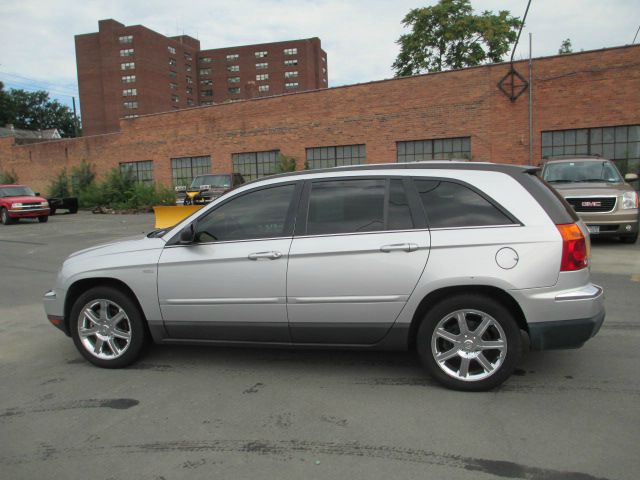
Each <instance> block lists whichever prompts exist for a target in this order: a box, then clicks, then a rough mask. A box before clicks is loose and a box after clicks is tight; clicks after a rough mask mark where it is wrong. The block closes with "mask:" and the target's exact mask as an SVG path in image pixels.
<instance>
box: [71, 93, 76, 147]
mask: <svg viewBox="0 0 640 480" xmlns="http://www.w3.org/2000/svg"><path fill="white" fill-rule="evenodd" d="M71 100H72V101H73V135H74V136H75V137H77V136H78V113H77V112H76V97H71Z"/></svg>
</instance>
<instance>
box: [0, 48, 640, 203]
mask: <svg viewBox="0 0 640 480" xmlns="http://www.w3.org/2000/svg"><path fill="white" fill-rule="evenodd" d="M515 68H516V69H517V70H518V71H519V72H520V73H521V74H523V76H525V77H527V71H528V65H527V62H526V61H523V62H516V63H515ZM508 70H509V64H504V63H503V64H495V65H488V66H481V67H474V68H467V69H463V70H457V71H450V72H443V73H435V74H427V75H417V76H412V77H406V78H400V79H392V80H382V81H375V82H370V83H364V84H358V85H350V86H343V87H335V88H327V89H321V90H314V91H311V92H301V93H290V94H283V95H276V96H271V97H267V98H254V99H251V100H247V101H244V102H237V103H227V104H218V105H212V106H201V107H197V108H187V109H183V110H177V111H170V112H167V113H158V114H151V115H145V116H141V117H139V118H133V119H121V120H120V121H119V131H118V132H116V133H110V134H104V135H96V136H87V137H82V138H76V139H62V140H58V141H51V142H44V143H38V144H33V145H18V144H16V143H15V141H14V139H13V138H0V170H2V169H4V170H15V171H16V173H17V174H18V176H19V178H20V181H21V182H24V183H27V184H29V185H31V186H32V187H33V188H35V189H36V190H42V191H45V190H46V187H47V184H48V183H49V182H50V179H51V178H52V176H53V175H54V174H55V173H57V172H58V171H60V170H61V169H62V168H64V167H66V168H67V171H69V169H70V168H71V167H72V166H74V165H77V164H79V163H80V162H81V161H82V160H85V161H87V162H89V163H93V164H95V166H96V170H97V173H98V175H103V174H104V173H105V172H107V171H108V170H109V169H111V168H114V167H116V168H118V167H120V168H130V169H133V170H134V171H135V172H136V174H137V175H138V178H139V179H140V180H141V181H156V182H160V183H163V184H165V185H171V184H175V183H178V180H180V181H181V182H184V179H189V178H192V177H193V176H194V175H196V174H198V173H202V172H207V171H212V172H229V171H232V170H233V171H238V172H241V173H243V174H245V175H246V176H247V177H248V178H250V179H251V178H256V177H259V176H262V175H266V174H269V173H272V172H274V171H275V168H276V164H277V161H278V153H281V154H283V155H287V156H290V157H294V158H295V159H296V163H297V168H298V169H303V168H305V163H306V164H307V165H308V166H309V167H310V168H314V167H322V166H332V165H344V164H357V163H378V162H395V161H414V160H428V159H434V158H449V157H452V156H455V157H459V156H465V157H468V158H471V159H472V160H473V161H481V160H490V161H495V162H505V163H516V164H526V163H528V162H529V124H528V117H529V108H528V95H527V94H526V93H525V94H523V95H521V96H520V97H519V98H517V99H516V100H515V101H511V100H510V99H509V98H508V97H507V96H506V95H505V94H504V93H503V92H502V91H500V89H499V88H498V86H497V84H498V82H499V81H500V80H501V79H502V78H503V77H504V76H505V74H506V73H507V72H508ZM639 91H640V45H633V46H626V47H617V48H609V49H604V50H597V51H589V52H580V53H574V54H568V55H558V56H552V57H546V58H537V59H534V61H533V136H532V146H533V163H534V164H537V163H538V162H540V160H541V158H542V157H543V156H548V155H563V154H565V155H572V154H583V153H586V154H590V153H591V154H594V153H601V154H602V155H603V156H605V157H609V158H612V159H614V160H615V161H616V163H617V164H618V165H619V166H620V168H621V170H622V171H623V172H627V171H633V172H637V171H638V169H639V168H640V94H639Z"/></svg>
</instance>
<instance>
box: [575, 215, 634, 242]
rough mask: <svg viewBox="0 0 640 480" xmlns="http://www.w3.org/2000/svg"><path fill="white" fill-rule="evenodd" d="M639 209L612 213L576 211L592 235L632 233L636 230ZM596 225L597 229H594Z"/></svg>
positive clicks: (603, 235)
mask: <svg viewBox="0 0 640 480" xmlns="http://www.w3.org/2000/svg"><path fill="white" fill-rule="evenodd" d="M638 212H639V210H637V209H631V210H618V211H615V212H612V213H584V212H580V213H578V216H579V217H580V218H581V219H582V220H583V221H584V223H586V224H587V227H589V232H590V235H591V236H592V237H605V236H619V235H633V234H635V233H637V232H638V220H639V213H638ZM593 227H596V229H597V231H594V228H593Z"/></svg>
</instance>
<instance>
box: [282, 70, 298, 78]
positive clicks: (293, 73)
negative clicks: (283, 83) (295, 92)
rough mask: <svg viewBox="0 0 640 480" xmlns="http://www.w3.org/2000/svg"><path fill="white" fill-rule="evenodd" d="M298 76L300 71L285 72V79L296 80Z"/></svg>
mask: <svg viewBox="0 0 640 480" xmlns="http://www.w3.org/2000/svg"><path fill="white" fill-rule="evenodd" d="M297 76H298V71H297V70H296V71H293V72H284V78H295V77H297Z"/></svg>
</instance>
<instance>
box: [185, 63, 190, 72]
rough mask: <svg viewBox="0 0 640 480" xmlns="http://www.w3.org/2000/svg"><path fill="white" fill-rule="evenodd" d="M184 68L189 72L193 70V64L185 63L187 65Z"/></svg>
mask: <svg viewBox="0 0 640 480" xmlns="http://www.w3.org/2000/svg"><path fill="white" fill-rule="evenodd" d="M184 69H185V70H186V71H187V72H190V71H191V65H188V64H187V65H185V66H184Z"/></svg>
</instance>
